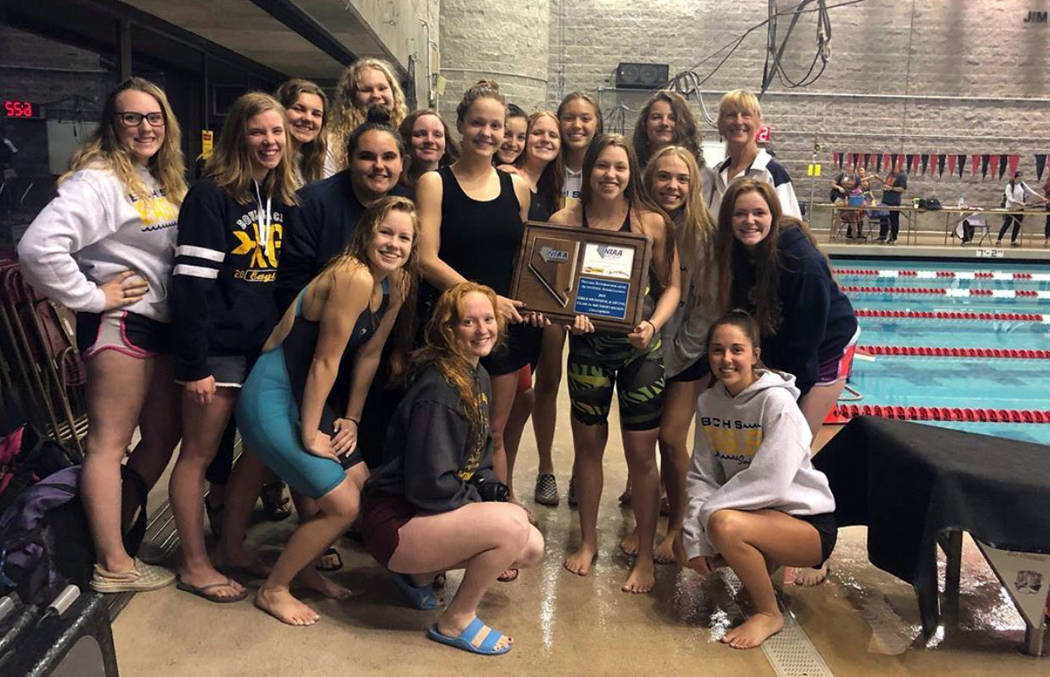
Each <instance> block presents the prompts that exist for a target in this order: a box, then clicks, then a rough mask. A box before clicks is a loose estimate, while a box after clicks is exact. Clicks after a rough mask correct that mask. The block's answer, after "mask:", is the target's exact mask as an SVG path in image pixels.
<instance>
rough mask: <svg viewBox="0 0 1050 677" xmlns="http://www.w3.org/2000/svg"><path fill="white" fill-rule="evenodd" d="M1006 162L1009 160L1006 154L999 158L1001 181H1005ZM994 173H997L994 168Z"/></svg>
mask: <svg viewBox="0 0 1050 677" xmlns="http://www.w3.org/2000/svg"><path fill="white" fill-rule="evenodd" d="M1006 160H1007V157H1006V153H1003V154H1002V155H1000V156H999V180H1000V181H1002V180H1003V174H1005V173H1006ZM992 172H993V173H994V172H995V169H994V168H993V169H992ZM1011 176H1013V175H1012V174H1011Z"/></svg>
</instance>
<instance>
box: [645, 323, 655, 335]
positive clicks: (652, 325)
mask: <svg viewBox="0 0 1050 677" xmlns="http://www.w3.org/2000/svg"><path fill="white" fill-rule="evenodd" d="M642 322H648V323H649V326H650V327H652V328H653V335H654V336H655V335H656V325H655V324H653V321H652V320H642Z"/></svg>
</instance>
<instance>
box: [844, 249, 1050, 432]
mask: <svg viewBox="0 0 1050 677" xmlns="http://www.w3.org/2000/svg"><path fill="white" fill-rule="evenodd" d="M832 265H833V268H834V269H835V271H836V273H835V274H836V277H837V279H838V281H839V284H840V285H841V286H842V288H843V290H844V291H845V292H846V294H847V295H848V296H849V297H850V301H851V302H852V303H853V307H854V308H855V309H856V310H857V311H858V316H859V317H858V320H859V322H860V327H861V336H860V342H859V345H860V346H861V347H862V348H863V347H867V346H873V347H879V348H884V349H885V348H892V349H894V350H892V352H901V353H904V354H877V355H874V356H873V357H865V356H864V355H858V357H857V359H856V360H855V361H854V364H853V374H852V376H851V378H850V386H851V387H852V388H854V389H855V390H856V391H857V392H858V393H859V396H860V399H859V400H858V401H856V402H854V404H858V405H879V406H883V407H885V406H891V407H892V406H899V407H936V408H953V409H956V410H958V409H962V410H965V409H993V410H999V411H1014V412H1023V411H1026V410H1037V411H1045V410H1048V409H1050V395H1048V393H1050V359H1047V358H1050V352H1044V353H1028V354H1027V355H1028V356H1026V354H1025V353H1024V352H1018V351H1048V350H1050V266H1047V265H1039V264H1025V263H1009V262H1002V261H999V262H989V261H946V260H937V261H930V260H908V259H859V258H846V257H836V258H834V259H833V260H832ZM989 274H990V275H989ZM897 348H899V349H900V350H896V349H897ZM919 348H923V349H924V348H934V349H937V348H953V349H958V350H951V351H939V352H950V353H951V354H952V355H951V356H945V357H937V356H928V355H921V354H916V353H919V352H926V351H918V350H916V349H919ZM969 349H976V350H969ZM867 352H872V351H867ZM880 352H891V351H887V350H883V351H880ZM967 352H971V353H974V354H973V355H972V356H967V355H966V353H967ZM996 354H998V355H999V356H998V357H997V356H995V355H996ZM849 397H850V396H849V395H848V394H844V399H849ZM926 422H927V423H930V424H932V425H940V426H944V427H950V428H955V429H958V430H967V431H970V432H977V433H982V434H987V435H995V436H999V437H1007V438H1011V439H1018V440H1024V441H1028V442H1038V443H1040V444H1050V424H1039V423H992V422H987V421H985V422H980V421H975V422H964V421H926Z"/></svg>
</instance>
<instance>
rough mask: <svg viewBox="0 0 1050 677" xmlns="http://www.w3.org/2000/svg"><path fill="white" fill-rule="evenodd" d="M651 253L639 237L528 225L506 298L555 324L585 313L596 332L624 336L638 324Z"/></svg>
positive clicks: (644, 239) (646, 239)
mask: <svg viewBox="0 0 1050 677" xmlns="http://www.w3.org/2000/svg"><path fill="white" fill-rule="evenodd" d="M652 253H653V244H652V240H650V239H649V237H648V236H646V235H642V234H640V233H624V232H620V231H610V230H597V229H593V228H580V227H574V226H555V225H553V224H550V223H541V222H537V221H528V222H526V223H525V234H524V236H523V237H522V243H521V250H520V252H519V254H518V262H517V266H516V267H515V269H514V278H513V280H512V282H511V287H510V296H511V298H513V299H518V300H520V301H523V302H524V303H525V309H526V310H531V311H535V312H539V313H543V314H544V315H546V316H547V317H549V318H550V320H551V322H554V323H561V324H572V321H573V318H575V316H576V315H587V316H588V317H589V318H591V322H593V323H594V326H595V328H596V329H604V330H608V331H618V332H619V331H622V332H626V333H629V332H631V331H632V330H633V329H634V328H635V327H636V326H638V323H639V322H641V321H642V312H643V311H644V303H643V299H644V297H645V293H646V291H647V290H648V286H649V262H650V259H651V258H652Z"/></svg>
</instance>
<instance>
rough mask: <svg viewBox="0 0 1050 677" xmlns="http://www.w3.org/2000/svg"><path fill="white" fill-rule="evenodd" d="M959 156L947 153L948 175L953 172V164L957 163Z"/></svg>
mask: <svg viewBox="0 0 1050 677" xmlns="http://www.w3.org/2000/svg"><path fill="white" fill-rule="evenodd" d="M941 157H944V156H941ZM960 157H961V156H959V155H949V156H948V176H951V175H952V174H954V173H955V165H956V164H957V163H958V161H959V158H960Z"/></svg>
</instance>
